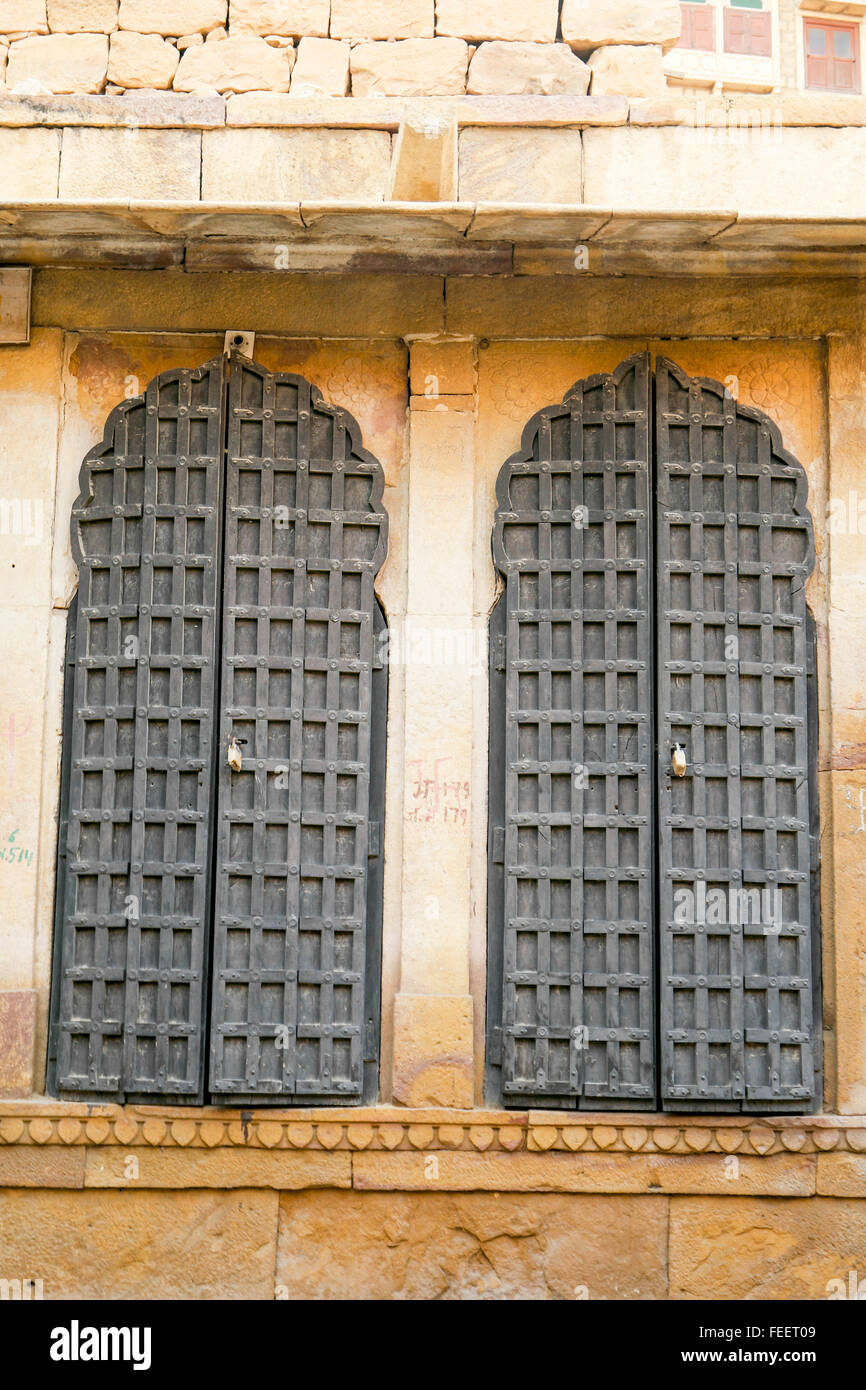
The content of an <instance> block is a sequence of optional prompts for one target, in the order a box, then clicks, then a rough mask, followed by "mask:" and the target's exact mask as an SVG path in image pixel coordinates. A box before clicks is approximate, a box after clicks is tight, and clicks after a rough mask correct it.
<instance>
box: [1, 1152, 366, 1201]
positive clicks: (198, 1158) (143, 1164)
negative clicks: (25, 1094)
mask: <svg viewBox="0 0 866 1390" xmlns="http://www.w3.org/2000/svg"><path fill="white" fill-rule="evenodd" d="M2 1153H3V1150H2V1149H0V1156H2ZM130 1156H133V1157H134V1158H135V1159H136V1164H135V1167H134V1168H133V1170H132V1172H130V1165H129V1164H128V1159H129V1158H130ZM84 1185H85V1187H119V1188H126V1189H129V1190H133V1191H134V1190H135V1189H136V1188H166V1187H167V1188H174V1189H182V1188H189V1187H194V1188H205V1187H219V1188H226V1189H230V1188H264V1187H270V1188H279V1189H281V1190H283V1191H286V1192H288V1191H301V1190H302V1189H303V1188H306V1187H351V1186H352V1156H351V1154H349V1153H345V1152H344V1153H323V1152H322V1151H320V1150H312V1151H308V1152H306V1153H294V1152H288V1153H287V1152H286V1150H285V1149H244V1148H214V1149H179V1148H155V1149H150V1148H143V1147H136V1148H135V1150H134V1151H133V1150H131V1149H124V1148H122V1147H114V1146H111V1147H108V1146H106V1147H105V1148H99V1149H96V1148H94V1149H88V1150H87V1165H86V1169H85V1177H84Z"/></svg>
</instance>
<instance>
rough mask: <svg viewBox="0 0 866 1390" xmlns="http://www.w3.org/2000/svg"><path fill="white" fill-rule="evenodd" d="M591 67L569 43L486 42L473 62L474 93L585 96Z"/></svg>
mask: <svg viewBox="0 0 866 1390" xmlns="http://www.w3.org/2000/svg"><path fill="white" fill-rule="evenodd" d="M588 86H589V69H588V68H587V66H586V64H585V63H584V62H582V60H581V59H580V58H578V56H577V54H576V53H573V52H572V50H571V49H570V48H569V46H568V44H566V43H550V44H540V43H499V42H493V43H483V44H482V45H481V47H480V48H478V49H476V51H475V55H474V57H473V59H472V61H471V63H470V64H469V85H468V87H467V91H468V92H469V95H470V96H562V95H572V96H583V95H584V94H585V93H586V90H587V88H588Z"/></svg>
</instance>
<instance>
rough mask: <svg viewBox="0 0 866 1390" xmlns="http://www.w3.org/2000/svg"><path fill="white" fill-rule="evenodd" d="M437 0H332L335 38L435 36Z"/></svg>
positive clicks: (419, 37)
mask: <svg viewBox="0 0 866 1390" xmlns="http://www.w3.org/2000/svg"><path fill="white" fill-rule="evenodd" d="M433 26H434V0H400V4H399V5H395V4H394V0H331V38H332V39H432V37H433V33H434V28H433Z"/></svg>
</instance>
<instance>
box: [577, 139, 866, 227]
mask: <svg viewBox="0 0 866 1390" xmlns="http://www.w3.org/2000/svg"><path fill="white" fill-rule="evenodd" d="M725 134H727V136H728V137H729V138H724V136H725ZM711 135H712V138H708V135H707V132H706V131H701V130H681V131H679V132H677V139H675V140H672V139H671V132H670V131H666V130H664V129H662V128H644V127H641V128H636V127H635V128H627V129H600V128H599V129H594V130H585V131H584V132H583V151H584V168H585V171H584V201H585V202H586V203H587V204H589V205H590V206H595V207H610V208H614V209H616V208H621V207H627V208H629V209H635V210H644V209H657V210H665V211H680V210H682V211H689V210H693V211H710V210H717V209H732V210H736V211H743V212H749V213H756V214H757V213H767V214H769V215H772V216H774V217H778V216H780V215H785V214H787V215H800V216H813V217H816V218H825V217H854V216H866V188H864V185H863V180H862V179H861V178H860V176H859V172H858V171H859V170H860V169H861V168H862V166H863V162H864V159H866V129H863V128H862V127H860V128H853V129H847V130H836V129H831V128H816V129H809V128H806V127H793V128H784V129H782V130H780V131H779V130H777V131H765V132H763V134H761V133H758V134H757V135H756V136H755V137H754V138H753V139H752V140H751V141H750V143H749V145H748V146H745V145H744V144H743V139H742V135H743V133H742V131H741V130H735V131H734V130H732V131H729V132H727V133H725V132H723V133H722V136H723V138H719V135H718V132H712V133H711ZM746 156H748V157H746ZM793 168H796V169H797V171H798V176H797V178H796V179H792V178H791V177H790V170H791V169H793Z"/></svg>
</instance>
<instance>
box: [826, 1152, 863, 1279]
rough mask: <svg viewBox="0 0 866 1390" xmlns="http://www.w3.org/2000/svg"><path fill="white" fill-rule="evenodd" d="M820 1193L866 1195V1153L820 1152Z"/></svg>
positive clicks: (842, 1195)
mask: <svg viewBox="0 0 866 1390" xmlns="http://www.w3.org/2000/svg"><path fill="white" fill-rule="evenodd" d="M861 1137H862V1136H861ZM818 1195H819V1196H820V1197H859V1198H860V1199H861V1200H862V1198H864V1197H866V1153H859V1154H851V1153H842V1154H819V1155H818ZM863 1273H864V1276H866V1270H864V1271H863Z"/></svg>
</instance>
